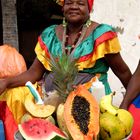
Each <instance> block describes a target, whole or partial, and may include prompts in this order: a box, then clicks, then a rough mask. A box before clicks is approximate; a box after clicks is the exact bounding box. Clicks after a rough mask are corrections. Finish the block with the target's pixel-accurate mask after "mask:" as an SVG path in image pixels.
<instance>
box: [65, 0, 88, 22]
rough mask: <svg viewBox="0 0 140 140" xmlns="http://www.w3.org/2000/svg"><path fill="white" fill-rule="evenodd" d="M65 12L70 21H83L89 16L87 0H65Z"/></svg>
mask: <svg viewBox="0 0 140 140" xmlns="http://www.w3.org/2000/svg"><path fill="white" fill-rule="evenodd" d="M63 12H64V16H65V18H66V20H67V21H68V22H69V23H78V22H80V23H83V22H85V21H86V20H87V19H88V18H89V7H88V2H87V0H65V3H64V6H63Z"/></svg>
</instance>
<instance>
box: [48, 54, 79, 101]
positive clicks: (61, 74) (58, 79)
mask: <svg viewBox="0 0 140 140" xmlns="http://www.w3.org/2000/svg"><path fill="white" fill-rule="evenodd" d="M49 62H50V66H51V70H52V72H53V73H55V76H54V80H53V83H54V85H55V89H56V90H57V91H58V94H59V95H60V96H61V97H62V98H63V99H64V101H65V100H66V98H67V96H68V95H69V93H70V92H71V91H72V90H73V89H74V85H75V83H74V81H75V78H76V76H77V74H78V66H77V65H76V62H77V59H74V58H73V57H72V56H71V55H67V54H62V55H61V56H59V57H58V58H57V59H56V58H55V57H54V56H51V57H50V59H49Z"/></svg>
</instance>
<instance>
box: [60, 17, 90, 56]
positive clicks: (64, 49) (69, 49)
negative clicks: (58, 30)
mask: <svg viewBox="0 0 140 140" xmlns="http://www.w3.org/2000/svg"><path fill="white" fill-rule="evenodd" d="M90 24H91V21H90V20H87V22H86V24H84V25H83V26H82V29H81V31H80V32H79V33H78V35H77V38H76V39H75V41H74V44H73V45H71V46H70V45H67V43H68V37H69V36H68V35H67V26H66V25H65V26H63V27H64V31H63V38H62V52H63V53H65V54H68V55H70V54H71V55H72V54H73V53H74V50H75V49H76V48H77V46H79V44H80V43H81V42H82V40H83V38H84V36H85V33H86V31H87V27H89V26H90ZM66 45H67V46H66Z"/></svg>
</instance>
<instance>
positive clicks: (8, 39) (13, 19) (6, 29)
mask: <svg viewBox="0 0 140 140" xmlns="http://www.w3.org/2000/svg"><path fill="white" fill-rule="evenodd" d="M1 6H2V22H3V23H2V26H3V44H11V45H13V46H14V47H15V48H16V49H17V50H18V51H19V45H18V44H19V43H18V28H17V13H16V0H1Z"/></svg>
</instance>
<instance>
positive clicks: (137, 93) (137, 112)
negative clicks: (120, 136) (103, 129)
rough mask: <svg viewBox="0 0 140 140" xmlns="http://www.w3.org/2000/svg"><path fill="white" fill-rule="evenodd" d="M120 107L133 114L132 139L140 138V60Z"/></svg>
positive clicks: (137, 139)
mask: <svg viewBox="0 0 140 140" xmlns="http://www.w3.org/2000/svg"><path fill="white" fill-rule="evenodd" d="M120 108H123V109H126V110H128V111H129V112H131V114H132V115H133V118H134V125H133V128H132V136H131V138H130V140H139V139H140V121H139V118H140V61H139V64H138V66H137V69H136V70H135V72H134V74H133V76H132V78H131V79H130V81H129V84H128V87H127V89H126V94H125V97H124V99H123V101H122V103H121V106H120Z"/></svg>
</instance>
